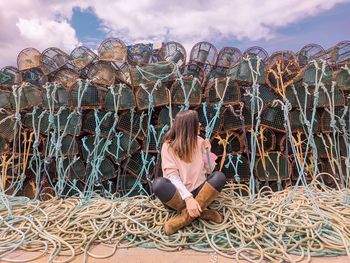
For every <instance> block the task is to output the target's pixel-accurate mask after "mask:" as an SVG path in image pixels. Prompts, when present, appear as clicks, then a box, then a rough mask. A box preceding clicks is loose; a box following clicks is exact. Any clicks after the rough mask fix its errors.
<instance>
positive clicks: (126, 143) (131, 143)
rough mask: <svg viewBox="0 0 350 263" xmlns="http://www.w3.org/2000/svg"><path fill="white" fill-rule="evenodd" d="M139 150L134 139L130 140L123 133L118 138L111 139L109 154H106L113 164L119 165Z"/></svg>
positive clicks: (138, 144)
mask: <svg viewBox="0 0 350 263" xmlns="http://www.w3.org/2000/svg"><path fill="white" fill-rule="evenodd" d="M118 140H119V147H118ZM140 148H141V146H140V143H139V142H138V141H137V140H136V139H135V138H132V137H130V136H129V135H128V134H125V133H123V135H122V136H121V137H120V138H118V137H117V136H116V137H114V138H113V140H112V143H111V145H110V146H109V153H107V154H109V155H110V156H111V158H112V159H113V160H114V161H115V163H117V164H119V163H120V162H121V161H123V160H124V159H125V158H127V157H128V156H131V155H132V154H134V153H135V152H137V151H138V150H139V149H140Z"/></svg>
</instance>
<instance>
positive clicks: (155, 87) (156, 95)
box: [135, 82, 169, 110]
mask: <svg viewBox="0 0 350 263" xmlns="http://www.w3.org/2000/svg"><path fill="white" fill-rule="evenodd" d="M167 89H168V87H167V84H166V83H164V82H162V83H160V85H159V84H157V83H147V85H142V87H138V88H137V90H136V92H135V98H136V105H137V108H138V109H139V110H147V109H148V108H149V107H150V105H151V101H150V97H149V96H150V95H151V96H152V100H153V101H152V106H153V107H161V106H164V105H168V104H169V96H168V92H167Z"/></svg>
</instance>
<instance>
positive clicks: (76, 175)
mask: <svg viewBox="0 0 350 263" xmlns="http://www.w3.org/2000/svg"><path fill="white" fill-rule="evenodd" d="M63 168H64V170H65V171H67V175H68V178H69V179H71V180H73V179H76V180H82V181H84V180H85V177H86V168H85V165H84V163H83V161H82V160H80V159H79V160H77V161H75V162H73V157H71V158H66V159H64V161H63ZM70 189H71V188H70Z"/></svg>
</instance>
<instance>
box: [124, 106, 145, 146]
mask: <svg viewBox="0 0 350 263" xmlns="http://www.w3.org/2000/svg"><path fill="white" fill-rule="evenodd" d="M141 116H142V112H141V111H135V112H134V113H133V112H132V111H126V112H124V113H122V114H121V115H120V116H119V120H118V124H117V128H118V129H119V130H121V131H123V132H125V133H127V134H129V135H131V136H132V137H135V136H137V137H138V138H139V139H143V138H144V137H145V135H146V134H147V129H148V127H147V119H148V116H147V115H146V114H144V115H143V118H142V120H141Z"/></svg>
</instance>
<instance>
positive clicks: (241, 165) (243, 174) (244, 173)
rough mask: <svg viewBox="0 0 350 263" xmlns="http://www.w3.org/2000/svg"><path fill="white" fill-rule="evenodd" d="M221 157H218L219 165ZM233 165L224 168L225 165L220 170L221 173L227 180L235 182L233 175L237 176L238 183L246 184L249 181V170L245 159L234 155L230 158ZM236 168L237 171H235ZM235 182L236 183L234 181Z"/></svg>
mask: <svg viewBox="0 0 350 263" xmlns="http://www.w3.org/2000/svg"><path fill="white" fill-rule="evenodd" d="M221 158H222V156H219V157H218V160H219V163H220V162H221ZM232 162H233V164H234V166H233V165H229V167H227V168H226V167H225V165H224V166H223V168H222V170H221V171H222V172H223V173H224V174H225V175H226V178H227V180H235V181H236V178H235V175H236V173H237V175H238V176H239V180H240V182H241V183H242V182H248V181H249V179H250V169H249V162H248V160H247V158H245V157H244V156H242V155H237V154H234V155H233V157H232ZM226 163H227V158H226V161H225V164H226ZM236 168H237V169H236ZM236 182H237V181H236Z"/></svg>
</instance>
